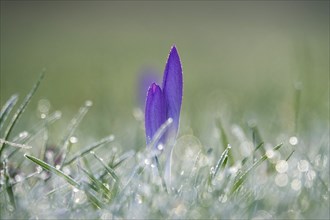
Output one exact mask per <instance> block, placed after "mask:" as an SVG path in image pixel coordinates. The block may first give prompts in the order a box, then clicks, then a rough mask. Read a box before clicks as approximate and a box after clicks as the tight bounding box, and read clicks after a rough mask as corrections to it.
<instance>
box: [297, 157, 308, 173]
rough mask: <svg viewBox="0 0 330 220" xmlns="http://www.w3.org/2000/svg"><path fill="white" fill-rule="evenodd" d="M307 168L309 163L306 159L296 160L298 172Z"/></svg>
mask: <svg viewBox="0 0 330 220" xmlns="http://www.w3.org/2000/svg"><path fill="white" fill-rule="evenodd" d="M308 169H309V163H308V161H307V160H300V161H299V162H298V170H299V171H300V172H307V171H308Z"/></svg>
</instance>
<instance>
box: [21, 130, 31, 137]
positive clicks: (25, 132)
mask: <svg viewBox="0 0 330 220" xmlns="http://www.w3.org/2000/svg"><path fill="white" fill-rule="evenodd" d="M28 135H29V132H27V131H23V132H21V133H19V137H20V138H26V137H27V136H28Z"/></svg>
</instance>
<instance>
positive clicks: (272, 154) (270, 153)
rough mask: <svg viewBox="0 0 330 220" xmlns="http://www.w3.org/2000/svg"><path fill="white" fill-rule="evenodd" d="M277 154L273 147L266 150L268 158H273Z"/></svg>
mask: <svg viewBox="0 0 330 220" xmlns="http://www.w3.org/2000/svg"><path fill="white" fill-rule="evenodd" d="M274 155H275V153H274V151H273V150H272V149H270V150H267V151H266V156H267V157H268V158H273V157H274Z"/></svg>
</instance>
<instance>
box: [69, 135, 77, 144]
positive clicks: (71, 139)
mask: <svg viewBox="0 0 330 220" xmlns="http://www.w3.org/2000/svg"><path fill="white" fill-rule="evenodd" d="M77 142H78V138H77V137H74V136H72V137H70V143H71V144H75V143H77Z"/></svg>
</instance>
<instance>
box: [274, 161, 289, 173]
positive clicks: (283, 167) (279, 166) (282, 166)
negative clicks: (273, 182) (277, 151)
mask: <svg viewBox="0 0 330 220" xmlns="http://www.w3.org/2000/svg"><path fill="white" fill-rule="evenodd" d="M275 168H276V171H277V172H279V173H285V172H286V171H287V170H288V163H287V162H286V161H285V160H279V161H278V162H277V163H276V166H275Z"/></svg>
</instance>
